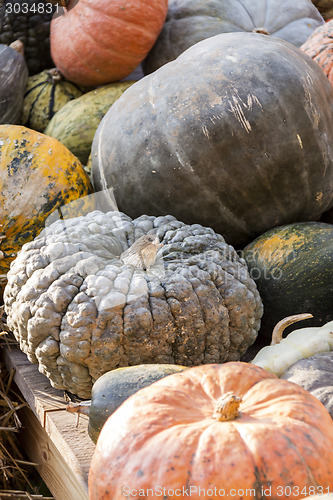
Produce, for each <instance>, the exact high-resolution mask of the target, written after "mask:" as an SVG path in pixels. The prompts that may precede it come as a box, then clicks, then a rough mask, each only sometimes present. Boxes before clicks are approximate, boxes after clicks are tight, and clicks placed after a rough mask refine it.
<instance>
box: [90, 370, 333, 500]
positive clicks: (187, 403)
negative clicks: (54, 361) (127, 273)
mask: <svg viewBox="0 0 333 500" xmlns="http://www.w3.org/2000/svg"><path fill="white" fill-rule="evenodd" d="M230 393H231V395H234V396H236V397H238V399H240V403H239V415H238V416H236V417H234V418H232V417H231V418H230V420H227V419H226V420H223V418H221V419H219V415H220V413H219V410H221V413H222V412H223V402H224V400H225V398H226V396H227V395H228V394H230ZM226 413H227V415H226V417H227V416H229V415H230V413H231V411H230V412H229V415H228V412H226ZM332 463H333V423H332V420H331V418H330V416H329V414H328V412H327V411H326V410H325V408H324V407H323V406H322V404H321V403H320V402H319V401H317V400H316V398H315V397H313V396H312V395H311V394H309V393H308V392H307V391H305V390H304V389H302V388H301V387H298V386H297V385H296V384H292V383H290V382H287V381H286V380H280V379H278V378H277V377H275V376H274V375H271V374H270V373H268V372H266V371H265V370H263V369H261V368H259V367H256V366H253V365H251V364H249V363H237V362H232V363H225V364H223V365H208V366H198V367H195V368H191V369H189V370H184V371H183V372H181V373H176V374H173V375H170V376H168V377H165V378H164V379H162V380H159V381H158V382H155V383H154V384H152V385H151V386H149V387H146V388H144V389H141V390H140V391H139V392H137V393H136V394H134V395H133V396H131V397H130V398H129V399H127V400H126V401H125V402H124V403H123V404H122V405H121V406H120V407H119V408H118V410H116V411H115V412H114V413H113V415H111V417H109V419H108V420H107V422H106V423H105V425H104V427H103V429H102V431H101V434H100V436H99V438H98V441H97V445H96V448H95V452H94V455H93V458H92V461H91V466H90V471H89V493H90V496H89V498H90V500H122V499H123V498H124V497H125V498H126V497H127V498H131V499H133V500H140V498H143V497H144V498H146V499H149V500H152V499H156V498H159V496H161V498H164V499H168V500H177V499H179V498H183V499H185V498H191V499H192V500H201V499H202V498H207V499H208V498H209V499H210V500H211V499H221V498H233V499H234V500H244V499H251V498H252V499H257V500H259V499H270V500H279V499H281V500H288V499H291V498H292V499H293V500H296V499H298V498H303V497H304V492H305V491H311V490H310V487H311V488H312V491H313V490H314V489H315V488H317V487H318V485H320V486H321V487H322V488H323V490H324V491H327V490H328V489H330V490H331V491H332V488H333V470H332ZM199 487H200V488H201V489H200V490H199ZM163 488H165V489H164V492H165V493H164V497H163V496H162V495H163ZM302 488H303V490H302ZM315 491H320V490H315ZM190 492H191V495H190V494H189V493H190ZM204 492H205V493H204ZM159 493H160V494H161V495H159ZM265 493H266V494H265Z"/></svg>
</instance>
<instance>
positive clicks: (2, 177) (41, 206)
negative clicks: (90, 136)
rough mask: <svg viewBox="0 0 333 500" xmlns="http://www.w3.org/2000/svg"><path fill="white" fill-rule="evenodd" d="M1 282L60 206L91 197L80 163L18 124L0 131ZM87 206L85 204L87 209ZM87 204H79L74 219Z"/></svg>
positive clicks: (66, 150)
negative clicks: (15, 260)
mask: <svg viewBox="0 0 333 500" xmlns="http://www.w3.org/2000/svg"><path fill="white" fill-rule="evenodd" d="M0 138H1V140H0V224H1V227H0V232H1V242H0V250H1V257H2V258H1V259H0V274H1V282H0V283H2V284H4V283H5V282H6V273H7V271H8V269H9V266H10V262H11V261H12V260H13V259H14V257H15V256H16V253H17V252H18V251H19V250H20V248H21V247H22V245H23V244H24V243H26V242H27V241H30V240H32V239H33V238H34V237H35V236H37V234H38V233H39V232H40V231H41V230H42V229H43V227H44V224H45V220H46V219H47V217H48V216H49V215H50V214H51V213H52V212H53V211H55V210H57V209H60V208H61V207H62V206H63V205H65V204H67V203H69V202H71V201H73V200H76V199H78V198H80V197H83V196H85V195H87V194H89V193H90V192H91V185H90V181H89V178H88V177H87V175H86V173H85V172H84V170H83V168H82V165H81V164H80V162H79V161H78V159H77V158H76V157H75V156H74V155H73V154H72V153H71V152H70V151H69V150H68V149H67V148H66V147H65V146H63V145H62V144H61V143H60V142H59V141H57V140H55V139H52V138H50V137H48V136H46V135H44V134H41V133H38V132H36V131H33V130H30V129H28V128H26V127H22V126H17V125H1V126H0ZM86 204H87V205H86ZM86 206H90V201H89V200H86V199H83V200H82V201H81V200H80V202H78V203H77V206H76V207H75V210H76V211H77V215H82V214H83V213H84V210H85V207H86Z"/></svg>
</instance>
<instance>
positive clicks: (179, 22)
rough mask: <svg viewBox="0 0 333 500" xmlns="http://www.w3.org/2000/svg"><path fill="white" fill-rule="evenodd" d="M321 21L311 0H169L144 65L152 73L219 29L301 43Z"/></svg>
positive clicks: (297, 44) (216, 32)
mask: <svg viewBox="0 0 333 500" xmlns="http://www.w3.org/2000/svg"><path fill="white" fill-rule="evenodd" d="M321 24H324V20H323V18H322V16H321V15H320V13H319V11H318V10H317V8H316V7H315V6H314V5H313V3H312V2H311V0H293V1H292V2H291V1H290V0H210V1H209V2H208V1H207V0H169V3H168V14H167V18H166V20H165V23H164V26H163V29H162V31H161V33H160V34H159V36H158V38H157V40H156V43H155V45H154V46H153V48H152V49H151V50H150V52H149V54H148V56H147V58H146V59H145V61H144V63H143V68H144V71H145V73H151V72H152V71H155V70H156V69H157V68H159V67H161V66H162V65H163V64H166V63H167V62H170V61H172V60H174V59H176V57H178V56H179V54H181V53H182V52H184V50H186V49H187V48H189V47H191V46H192V45H194V44H195V43H197V42H199V41H201V40H204V39H205V38H209V37H211V36H214V35H218V34H220V33H229V32H244V31H245V32H252V31H258V32H261V33H267V34H269V35H271V36H276V37H279V38H282V39H283V40H287V41H288V42H290V43H292V44H294V45H296V46H297V47H300V46H301V45H302V44H303V43H304V42H305V40H306V39H307V38H308V37H309V36H310V35H311V33H312V32H313V31H314V30H315V29H316V28H317V27H318V26H320V25H321Z"/></svg>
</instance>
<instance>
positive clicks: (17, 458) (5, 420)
mask: <svg viewBox="0 0 333 500" xmlns="http://www.w3.org/2000/svg"><path fill="white" fill-rule="evenodd" d="M11 345H16V341H15V339H14V337H13V335H12V334H11V332H10V331H9V329H8V328H7V325H6V319H5V315H4V313H3V309H2V308H1V307H0V349H2V348H3V347H4V346H7V347H10V346H11ZM13 377H14V373H9V372H8V371H7V369H6V367H5V366H4V365H3V364H2V363H0V499H1V500H5V499H7V498H8V499H11V500H13V499H15V500H16V499H17V500H19V499H33V500H35V499H38V500H46V499H47V500H51V499H53V497H52V496H51V495H50V493H49V491H48V490H47V488H46V486H45V484H44V483H43V481H42V480H41V478H40V476H39V474H38V472H37V469H36V464H33V463H31V462H30V461H29V459H28V458H27V457H26V455H25V453H24V451H23V450H22V449H21V447H20V441H19V433H20V428H21V427H22V424H21V421H20V418H19V410H20V408H22V407H23V406H26V405H27V403H26V402H25V401H24V399H23V398H22V395H21V394H20V392H19V391H18V389H17V388H16V386H15V383H14V381H13ZM44 495H46V496H44Z"/></svg>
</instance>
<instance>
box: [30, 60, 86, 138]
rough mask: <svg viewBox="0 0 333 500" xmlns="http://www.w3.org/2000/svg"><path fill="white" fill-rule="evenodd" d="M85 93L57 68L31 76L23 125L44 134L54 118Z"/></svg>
mask: <svg viewBox="0 0 333 500" xmlns="http://www.w3.org/2000/svg"><path fill="white" fill-rule="evenodd" d="M83 92H84V88H83V87H79V86H78V85H76V84H75V83H72V82H69V81H68V80H66V79H65V78H64V77H63V76H62V75H61V73H60V71H58V70H57V69H56V68H52V69H47V70H45V71H42V72H41V73H38V75H34V76H30V77H29V78H28V83H27V86H26V89H25V92H24V100H23V110H22V116H21V124H22V125H25V126H26V127H29V128H32V129H34V130H38V131H40V132H44V130H45V128H46V127H47V125H48V123H49V121H50V120H51V118H52V116H53V115H54V114H55V113H56V112H57V111H59V109H60V108H62V107H63V106H64V105H65V104H67V103H68V102H69V101H71V100H72V99H75V98H77V97H79V96H81V95H82V94H83Z"/></svg>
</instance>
